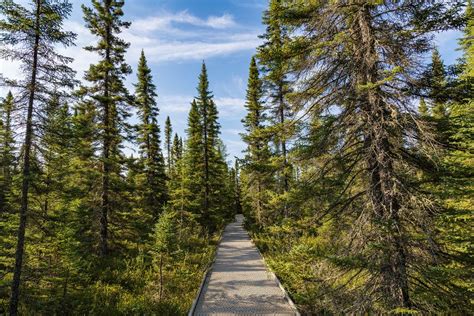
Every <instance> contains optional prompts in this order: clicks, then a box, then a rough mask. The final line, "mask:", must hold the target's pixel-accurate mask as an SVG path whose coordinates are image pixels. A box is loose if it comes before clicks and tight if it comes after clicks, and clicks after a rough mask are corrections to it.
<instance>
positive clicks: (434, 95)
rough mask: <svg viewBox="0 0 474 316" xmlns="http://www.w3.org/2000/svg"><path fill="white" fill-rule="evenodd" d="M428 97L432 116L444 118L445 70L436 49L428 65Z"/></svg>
mask: <svg viewBox="0 0 474 316" xmlns="http://www.w3.org/2000/svg"><path fill="white" fill-rule="evenodd" d="M428 67H429V70H428V74H429V75H428V85H429V91H428V95H429V98H430V100H431V103H432V107H431V108H432V114H433V117H434V118H435V119H438V120H441V119H444V118H446V116H447V109H446V101H447V100H446V96H447V93H446V70H445V66H444V64H443V60H442V59H441V56H440V54H439V51H438V49H434V50H433V53H432V55H431V64H430V65H428Z"/></svg>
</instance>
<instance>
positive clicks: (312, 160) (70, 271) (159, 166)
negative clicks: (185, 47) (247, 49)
mask: <svg viewBox="0 0 474 316" xmlns="http://www.w3.org/2000/svg"><path fill="white" fill-rule="evenodd" d="M18 2H19V1H13V0H1V1H0V43H1V44H0V57H1V58H2V62H8V61H10V60H13V61H16V62H18V63H20V64H21V74H22V75H21V76H20V77H18V78H5V77H3V76H1V77H0V78H1V83H2V85H3V86H4V87H8V88H9V89H10V91H11V92H9V93H8V94H7V95H4V96H3V98H2V99H1V102H0V217H1V220H0V314H4V313H9V314H10V315H17V314H21V315H30V314H31V315H54V314H65V315H69V314H70V315H85V314H92V315H143V314H147V315H151V314H156V315H183V314H186V313H187V311H188V309H189V307H190V306H191V303H192V301H193V299H194V297H195V295H196V291H197V288H198V286H199V284H200V281H201V278H202V273H203V272H204V270H205V269H206V267H207V266H208V264H209V263H210V262H211V261H212V258H213V255H214V251H215V246H216V242H217V240H218V238H219V234H220V233H221V231H222V228H223V227H224V226H225V224H226V223H228V222H229V221H231V220H232V218H233V216H234V215H235V214H236V213H240V212H242V213H244V214H245V216H246V219H247V220H246V224H247V227H248V229H249V231H250V232H251V234H252V236H253V238H254V240H255V241H256V242H257V245H258V246H259V248H260V249H261V250H262V252H263V254H264V256H265V257H266V259H267V261H268V263H269V264H270V266H271V267H272V268H273V269H274V270H275V272H276V274H277V275H278V276H279V277H280V278H281V280H282V282H283V283H284V285H285V287H286V288H287V289H288V291H289V293H290V295H291V296H292V297H293V298H294V300H295V302H296V304H297V305H298V306H299V308H300V310H301V312H302V313H303V314H307V315H333V314H334V315H336V314H341V313H342V314H388V313H392V314H441V313H450V314H454V315H467V314H472V313H473V312H474V310H473V296H472V295H473V294H472V293H473V285H472V275H473V257H472V255H473V253H472V250H473V249H472V233H473V232H472V227H473V211H474V209H473V205H474V201H473V183H474V182H473V170H474V169H473V168H474V156H473V150H474V142H473V139H472V137H473V132H474V127H473V123H474V103H473V80H474V79H473V77H474V15H473V14H474V13H473V7H472V2H471V1H468V2H467V3H466V2H465V1H449V2H448V1H416V2H413V1H363V0H350V1H349V0H348V1H342V0H341V1H301V0H271V1H269V6H268V9H267V10H266V11H265V13H264V16H263V22H264V24H265V25H266V31H265V33H264V34H263V35H262V36H261V38H262V41H263V44H262V45H261V46H260V47H258V48H257V53H256V55H255V56H254V57H253V58H252V59H251V61H250V69H249V79H248V88H247V102H246V103H245V105H244V104H243V105H242V106H245V108H246V110H247V115H246V116H245V117H244V118H243V120H242V122H243V125H244V130H242V139H243V141H244V142H245V143H246V144H247V149H246V151H245V153H244V154H245V155H244V157H243V158H242V159H237V160H236V162H235V165H232V166H231V165H230V164H229V163H228V162H227V161H226V160H227V154H226V151H225V146H224V143H223V142H222V140H221V139H220V125H219V122H218V115H219V114H218V110H217V106H216V104H215V102H214V96H213V94H212V91H211V88H210V83H209V79H208V73H207V69H206V65H205V64H204V63H203V65H202V70H201V73H200V75H199V77H198V78H197V90H196V97H195V99H194V100H190V111H189V115H188V127H187V130H186V134H185V135H178V134H176V133H173V125H172V121H171V119H170V118H169V117H168V118H166V120H165V119H163V118H161V117H160V115H159V108H158V106H157V98H158V96H157V93H156V86H155V82H154V78H153V77H152V74H151V73H152V71H151V69H150V67H149V66H148V64H147V59H146V52H142V54H141V56H140V60H139V62H138V67H137V69H136V71H135V73H136V75H135V76H136V77H135V79H134V82H135V84H134V89H133V90H134V91H129V90H128V89H127V87H126V85H125V80H126V79H127V78H129V77H130V76H132V69H131V67H130V66H129V65H128V64H127V63H126V61H125V57H124V56H125V53H126V51H127V49H128V48H129V46H130V43H127V42H125V41H124V40H123V39H122V38H121V32H122V31H123V30H124V29H126V28H128V27H129V26H130V23H129V22H127V19H126V16H124V12H123V10H122V8H123V6H124V1H112V0H92V1H91V3H90V4H89V5H86V6H83V7H82V10H83V15H84V20H85V24H86V26H87V28H88V29H89V31H90V32H91V34H92V35H94V36H95V38H96V42H95V44H94V45H91V46H88V47H84V48H83V49H85V50H87V51H89V52H92V53H95V54H97V57H98V62H97V63H95V64H91V65H90V68H89V69H88V70H87V71H86V72H85V73H84V74H76V73H75V71H74V70H73V69H72V68H71V67H70V64H71V62H72V59H70V58H69V57H67V56H63V55H61V54H60V53H59V51H60V49H59V48H60V47H62V46H63V47H69V46H72V45H74V42H75V39H76V35H75V34H74V33H72V32H69V31H68V30H66V29H64V27H63V26H64V22H65V21H66V19H68V18H69V15H70V13H71V10H72V4H71V2H70V1H68V0H31V1H29V4H27V5H25V6H23V5H20V4H19V3H18ZM448 30H461V31H462V32H463V33H462V34H463V35H462V37H461V38H460V39H459V50H461V52H462V57H461V58H459V60H457V62H456V63H455V64H454V65H449V66H446V65H445V64H444V63H443V60H442V59H441V56H440V54H439V53H438V51H437V48H436V47H435V45H434V41H433V37H434V35H435V34H436V32H441V31H448ZM77 49H82V48H79V47H78V48H77ZM76 78H82V79H83V80H81V81H78V80H77V79H76ZM132 115H135V116H136V117H137V118H138V119H136V120H131V119H130V118H131V116H132ZM132 122H133V123H132ZM159 122H164V124H163V125H164V141H163V142H162V140H161V135H162V131H161V127H160V124H159ZM129 144H132V145H133V146H134V147H135V148H137V151H138V153H139V155H138V156H137V157H134V156H131V155H128V154H126V153H125V152H126V151H125V150H124V149H125V146H126V145H127V146H129Z"/></svg>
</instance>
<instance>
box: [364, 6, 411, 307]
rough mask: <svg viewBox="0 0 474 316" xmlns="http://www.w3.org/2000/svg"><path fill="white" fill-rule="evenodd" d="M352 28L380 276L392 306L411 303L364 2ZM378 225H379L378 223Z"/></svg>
mask: <svg viewBox="0 0 474 316" xmlns="http://www.w3.org/2000/svg"><path fill="white" fill-rule="evenodd" d="M358 4H359V6H360V7H359V8H358V12H357V15H356V19H357V21H356V26H355V31H356V34H357V37H358V38H359V39H360V42H359V43H357V45H358V47H359V49H358V50H357V51H358V53H357V54H356V55H357V56H356V58H358V60H359V61H360V67H359V68H358V69H357V70H356V71H357V73H358V75H357V88H361V87H363V89H367V90H366V91H367V92H363V93H362V94H361V99H360V101H359V102H361V107H362V111H363V115H364V116H363V119H365V120H366V122H365V123H366V124H365V126H366V150H367V154H368V167H369V170H368V171H369V173H370V178H369V180H370V185H369V194H370V199H371V202H372V205H373V211H374V219H375V222H376V223H381V224H382V225H383V226H384V227H385V226H386V227H388V231H387V232H388V234H386V235H385V234H384V235H382V234H381V240H382V243H383V244H385V245H386V247H385V248H386V249H384V251H385V253H384V254H382V258H383V259H382V262H381V267H380V269H381V271H380V274H381V277H382V287H383V288H384V291H386V292H387V294H388V295H389V296H390V298H391V299H392V302H393V303H394V304H395V305H396V306H393V307H398V306H402V307H405V308H409V307H410V306H411V301H410V296H409V288H408V273H407V262H406V250H405V243H404V240H403V236H402V232H401V230H402V227H401V222H400V218H399V211H400V204H399V193H398V191H397V185H396V182H395V180H394V179H395V178H396V177H395V171H394V166H393V163H394V161H393V158H392V156H391V144H390V137H391V135H390V129H391V126H393V125H394V123H395V122H393V121H392V120H393V118H392V117H391V113H390V111H389V108H388V107H387V104H386V103H385V102H384V101H383V99H382V97H381V93H382V91H381V90H380V87H377V86H375V87H368V88H366V87H367V85H374V84H376V83H377V81H378V80H379V78H378V68H377V67H378V62H379V58H378V55H377V52H376V49H375V36H374V34H373V29H372V25H371V13H370V9H369V6H368V5H367V4H366V2H362V3H361V2H358ZM378 225H380V224H378Z"/></svg>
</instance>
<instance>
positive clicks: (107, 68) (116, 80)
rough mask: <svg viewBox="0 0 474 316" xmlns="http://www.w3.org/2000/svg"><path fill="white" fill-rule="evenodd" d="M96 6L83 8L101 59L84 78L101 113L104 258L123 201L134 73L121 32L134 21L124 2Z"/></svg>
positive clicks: (94, 3)
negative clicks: (126, 16) (128, 82)
mask: <svg viewBox="0 0 474 316" xmlns="http://www.w3.org/2000/svg"><path fill="white" fill-rule="evenodd" d="M92 6H93V7H92V8H88V7H86V6H84V5H83V6H82V9H83V12H84V20H85V21H86V26H87V28H88V29H89V30H90V32H91V33H92V35H95V36H96V37H98V42H97V44H96V45H95V46H87V47H85V49H86V50H87V51H89V52H95V53H97V54H98V55H99V56H100V58H101V59H100V61H99V62H98V63H97V64H95V65H91V66H90V68H89V70H88V71H87V72H86V75H85V77H84V78H85V80H86V81H88V82H89V83H90V86H88V87H85V88H84V89H83V90H84V92H85V93H87V95H88V96H89V97H90V98H91V100H94V103H95V104H96V106H97V109H98V113H99V116H100V124H99V126H98V127H99V129H100V143H101V169H102V170H101V173H102V180H101V188H100V195H101V206H100V209H101V211H100V219H99V223H100V225H99V226H100V232H99V235H100V244H99V254H100V255H101V256H102V257H103V256H106V255H107V253H108V250H109V245H108V244H109V216H110V213H111V211H112V210H113V209H112V205H113V204H114V203H117V200H119V196H117V191H118V189H119V186H120V183H119V181H120V172H121V167H122V166H121V162H122V160H123V159H122V154H121V152H120V145H121V143H122V141H123V139H124V136H123V133H124V132H125V130H126V129H127V128H128V126H127V124H126V123H125V119H126V118H127V117H128V116H129V113H128V111H129V109H128V108H129V105H130V96H129V93H128V91H127V89H126V87H125V85H124V79H125V77H126V76H127V75H128V74H130V73H131V69H130V66H129V65H127V64H126V62H125V52H126V50H127V48H128V47H129V44H128V43H126V42H125V41H123V40H122V39H121V38H120V37H119V35H120V33H121V32H122V30H123V29H126V28H128V27H129V26H130V23H128V22H124V21H122V16H123V11H122V7H123V6H124V1H112V0H104V1H98V0H92ZM114 186H115V188H114ZM113 195H115V196H116V198H114V197H113Z"/></svg>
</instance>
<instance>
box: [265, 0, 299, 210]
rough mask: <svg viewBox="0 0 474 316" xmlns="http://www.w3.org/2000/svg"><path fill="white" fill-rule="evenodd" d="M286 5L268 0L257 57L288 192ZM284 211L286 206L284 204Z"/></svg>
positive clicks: (277, 158) (278, 164)
mask: <svg viewBox="0 0 474 316" xmlns="http://www.w3.org/2000/svg"><path fill="white" fill-rule="evenodd" d="M284 12H285V9H284V5H283V2H282V0H271V1H270V4H269V8H268V10H267V11H265V13H264V16H263V23H264V24H265V25H266V26H267V29H266V32H265V34H264V35H263V36H262V38H263V39H264V43H263V45H262V46H260V47H259V50H258V59H259V62H260V66H261V67H262V69H263V82H264V86H265V93H266V94H267V95H268V97H269V105H268V106H269V108H270V110H271V117H270V119H271V121H272V122H273V123H274V124H275V127H274V128H272V129H273V130H272V132H273V134H274V136H273V140H274V143H275V146H276V147H277V154H276V155H275V156H274V160H275V163H276V167H277V170H278V171H279V173H280V177H281V179H280V182H281V188H282V190H281V191H282V192H287V191H288V190H289V188H290V182H291V175H292V171H291V165H290V163H289V161H288V151H289V148H288V140H289V139H290V138H291V136H292V132H291V130H290V129H289V125H288V124H287V123H288V122H287V120H288V119H289V118H291V109H290V106H289V103H288V99H287V96H288V94H289V93H290V92H291V89H290V84H289V80H288V72H289V63H288V58H287V57H286V56H285V49H284V46H285V43H286V42H288V39H289V38H288V36H289V34H288V33H289V30H288V26H287V25H285V24H284V23H282V15H283V14H284ZM284 208H285V210H284V213H285V214H286V211H287V210H286V206H285V207H284Z"/></svg>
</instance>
